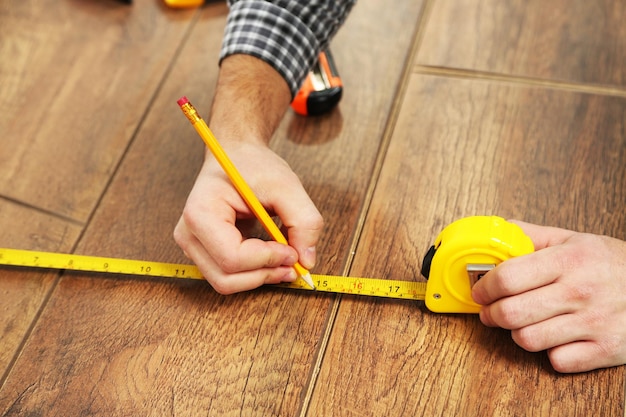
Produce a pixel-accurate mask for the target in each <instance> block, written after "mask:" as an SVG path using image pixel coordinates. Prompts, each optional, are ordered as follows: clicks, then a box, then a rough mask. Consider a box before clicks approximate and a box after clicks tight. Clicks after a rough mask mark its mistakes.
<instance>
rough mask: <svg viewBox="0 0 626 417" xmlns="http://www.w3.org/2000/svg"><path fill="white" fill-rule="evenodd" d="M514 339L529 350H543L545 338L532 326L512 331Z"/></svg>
mask: <svg viewBox="0 0 626 417" xmlns="http://www.w3.org/2000/svg"><path fill="white" fill-rule="evenodd" d="M511 336H512V337H513V341H514V342H515V343H516V344H517V345H518V346H520V347H521V348H522V349H524V350H527V351H528V352H539V351H540V350H543V348H544V347H543V339H542V338H541V337H540V335H538V334H537V333H536V332H535V331H534V330H533V329H532V328H530V327H524V328H521V329H518V330H513V331H512V332H511Z"/></svg>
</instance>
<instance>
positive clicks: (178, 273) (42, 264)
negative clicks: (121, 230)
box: [0, 248, 204, 279]
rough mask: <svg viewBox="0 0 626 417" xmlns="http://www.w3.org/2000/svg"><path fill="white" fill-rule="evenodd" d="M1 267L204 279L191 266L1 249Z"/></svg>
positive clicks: (194, 267) (195, 268)
mask: <svg viewBox="0 0 626 417" xmlns="http://www.w3.org/2000/svg"><path fill="white" fill-rule="evenodd" d="M0 264H3V265H12V266H22V267H31V268H46V269H64V270H74V271H84V272H100V273H112V274H128V275H144V276H153V277H168V278H186V279H204V278H203V277H202V274H201V273H200V271H199V270H198V268H197V267H196V266H194V265H187V264H173V263H165V262H152V261H139V260H128V259H121V258H107V257H101V256H88V255H77V254H69V253H56V252H43V251H31V250H21V249H8V248H0Z"/></svg>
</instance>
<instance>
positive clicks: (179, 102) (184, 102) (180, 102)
mask: <svg viewBox="0 0 626 417" xmlns="http://www.w3.org/2000/svg"><path fill="white" fill-rule="evenodd" d="M177 103H178V105H179V106H181V107H182V106H183V105H185V104H187V103H189V100H187V97H185V96H182V97H181V98H179V99H178V101H177Z"/></svg>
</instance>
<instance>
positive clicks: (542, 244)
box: [510, 220, 576, 250]
mask: <svg viewBox="0 0 626 417" xmlns="http://www.w3.org/2000/svg"><path fill="white" fill-rule="evenodd" d="M510 222H511V223H515V224H517V225H518V226H519V227H521V229H522V230H523V231H524V233H525V234H526V235H528V237H530V240H532V241H533V244H534V245H535V250H540V249H544V248H547V247H550V246H555V245H559V244H561V243H563V242H565V241H567V240H568V239H569V238H571V237H572V236H573V235H575V234H576V232H573V231H571V230H566V229H561V228H558V227H549V226H540V225H536V224H532V223H526V222H523V221H520V220H510Z"/></svg>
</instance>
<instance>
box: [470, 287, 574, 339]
mask: <svg viewBox="0 0 626 417" xmlns="http://www.w3.org/2000/svg"><path fill="white" fill-rule="evenodd" d="M567 293H568V289H567V288H566V287H565V286H564V285H563V284H560V283H558V282H557V283H554V284H551V285H547V286H543V287H540V288H537V289H534V290H532V291H527V292H524V293H522V294H519V295H517V296H515V297H505V298H502V299H500V300H498V301H496V302H494V303H493V304H490V305H487V306H485V307H483V308H482V310H481V313H480V318H481V321H482V322H483V323H484V324H485V325H487V326H492V327H493V326H498V327H502V328H504V329H509V330H512V329H520V328H522V327H525V326H529V325H532V324H534V323H540V322H543V321H545V320H548V319H551V318H553V317H556V316H560V315H563V314H566V313H571V312H573V311H575V309H576V303H575V300H570V299H568V297H567Z"/></svg>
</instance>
